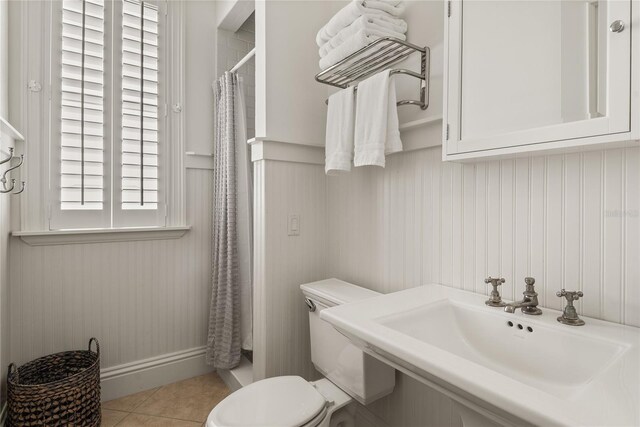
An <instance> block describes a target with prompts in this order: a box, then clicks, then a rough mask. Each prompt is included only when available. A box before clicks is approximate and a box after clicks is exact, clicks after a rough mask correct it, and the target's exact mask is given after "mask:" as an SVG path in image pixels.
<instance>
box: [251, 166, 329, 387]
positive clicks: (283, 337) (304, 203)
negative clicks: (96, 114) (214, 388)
mask: <svg viewBox="0 0 640 427" xmlns="http://www.w3.org/2000/svg"><path fill="white" fill-rule="evenodd" d="M325 188H326V180H325V177H324V167H323V166H322V165H313V164H304V163H290V162H281V161H272V160H260V161H257V162H254V191H255V194H256V196H255V199H254V200H255V206H254V215H255V217H254V235H255V241H254V246H255V253H256V256H255V257H254V259H255V265H254V272H255V274H254V319H253V324H254V349H253V363H254V365H253V377H254V379H255V380H258V379H262V378H266V377H272V376H277V375H301V376H303V377H305V378H309V379H312V378H316V377H317V376H318V374H317V373H316V372H315V370H314V368H313V366H311V363H310V361H311V349H310V346H309V318H308V309H307V307H306V305H305V304H304V301H303V298H302V293H301V292H300V284H302V283H308V282H313V281H316V280H321V279H324V278H325V277H326V259H327V246H326V237H327V228H326V226H327V216H326V200H325V198H324V195H325V194H326V192H325ZM291 214H297V215H299V217H300V235H298V236H289V235H288V229H287V219H288V216H289V215H291Z"/></svg>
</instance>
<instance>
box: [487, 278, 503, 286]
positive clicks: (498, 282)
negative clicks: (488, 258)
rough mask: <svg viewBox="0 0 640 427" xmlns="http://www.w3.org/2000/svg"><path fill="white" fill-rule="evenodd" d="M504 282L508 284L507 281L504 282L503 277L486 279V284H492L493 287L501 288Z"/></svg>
mask: <svg viewBox="0 0 640 427" xmlns="http://www.w3.org/2000/svg"><path fill="white" fill-rule="evenodd" d="M504 282H506V280H504V278H503V277H500V278H497V277H491V276H489V277H487V278H486V279H484V283H486V284H489V283H491V286H500V285H502V284H503V283H504Z"/></svg>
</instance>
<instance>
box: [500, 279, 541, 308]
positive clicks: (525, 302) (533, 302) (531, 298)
mask: <svg viewBox="0 0 640 427" xmlns="http://www.w3.org/2000/svg"><path fill="white" fill-rule="evenodd" d="M524 282H525V283H526V285H527V286H526V289H525V291H524V292H523V293H522V295H523V296H524V298H523V299H522V301H514V302H512V303H509V304H507V305H505V307H504V311H506V312H507V313H514V312H515V311H516V308H519V309H521V310H522V312H523V313H524V314H534V315H537V314H542V310H540V309H539V308H538V293H537V292H536V291H535V289H534V287H533V285H534V283H535V282H536V281H535V279H534V278H533V277H525V279H524Z"/></svg>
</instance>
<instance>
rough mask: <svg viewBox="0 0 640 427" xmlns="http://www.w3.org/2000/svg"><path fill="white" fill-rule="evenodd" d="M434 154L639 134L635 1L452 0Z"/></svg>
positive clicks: (629, 140) (505, 150)
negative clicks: (439, 142)
mask: <svg viewBox="0 0 640 427" xmlns="http://www.w3.org/2000/svg"><path fill="white" fill-rule="evenodd" d="M447 5H448V7H447V8H446V10H445V34H446V36H447V37H446V42H445V82H444V87H445V91H444V107H443V108H444V124H445V125H444V126H443V147H444V149H443V157H444V160H467V159H476V158H480V157H489V156H507V155H511V156H513V155H518V154H521V153H527V152H532V151H538V152H548V151H560V150H564V151H570V150H582V149H585V148H586V147H597V146H601V145H603V144H608V145H613V144H615V145H624V144H635V143H637V142H636V141H635V140H637V139H640V128H639V121H640V120H639V119H640V112H639V108H638V107H639V104H640V102H639V100H640V84H639V83H640V67H639V58H638V57H639V55H638V50H639V43H638V41H639V40H640V38H639V37H638V34H639V33H640V30H639V28H638V27H639V25H640V21H639V18H638V17H639V14H638V9H639V8H640V2H639V1H637V0H616V1H599V0H562V1H538V0H531V1H529V0H519V1H515V0H509V1H484V0H453V1H451V2H450V3H448V4H447Z"/></svg>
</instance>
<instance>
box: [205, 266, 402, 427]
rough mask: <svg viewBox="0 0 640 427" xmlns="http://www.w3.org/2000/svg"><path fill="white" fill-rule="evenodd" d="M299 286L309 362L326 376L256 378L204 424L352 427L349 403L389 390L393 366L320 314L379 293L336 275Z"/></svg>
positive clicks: (370, 399) (371, 398)
mask: <svg viewBox="0 0 640 427" xmlns="http://www.w3.org/2000/svg"><path fill="white" fill-rule="evenodd" d="M300 288H301V289H302V292H303V294H304V297H305V299H304V302H305V303H306V304H307V307H308V308H309V333H310V339H311V361H312V362H313V364H314V366H315V367H316V369H317V370H318V371H319V372H320V373H321V374H322V375H323V376H324V377H325V378H323V379H321V380H318V381H311V382H308V381H306V380H305V379H304V378H302V377H299V376H280V377H273V378H267V379H264V380H261V381H257V382H255V383H253V384H250V385H248V386H246V387H243V388H241V389H240V390H238V391H236V392H234V393H231V394H230V395H229V396H227V397H226V398H225V399H224V400H222V401H221V402H220V403H218V405H216V407H215V408H213V410H212V411H211V413H210V414H209V417H208V419H207V424H206V425H207V427H249V426H252V427H257V426H262V427H353V425H354V420H353V415H352V412H351V409H352V406H353V405H350V403H352V402H353V401H354V400H355V401H358V402H360V403H362V404H365V405H366V404H369V403H371V402H373V401H374V400H377V399H379V398H381V397H383V396H386V395H387V394H389V393H391V392H392V391H393V387H394V385H395V371H394V369H393V368H391V367H389V366H388V365H385V364H384V363H382V362H380V361H378V360H376V359H374V358H372V357H371V356H369V355H367V354H365V353H364V352H363V351H362V350H360V349H358V348H357V347H355V346H354V345H353V344H351V342H350V341H349V340H348V339H347V338H345V337H344V336H343V335H342V334H340V333H339V332H337V331H336V330H335V329H334V328H333V327H332V326H331V325H329V324H328V323H326V322H325V321H323V320H321V319H320V315H319V314H320V312H321V311H322V310H325V309H327V308H329V307H332V306H335V305H339V304H346V303H349V302H353V301H358V300H361V299H364V298H371V297H374V296H377V295H379V294H378V293H377V292H374V291H371V290H368V289H365V288H361V287H359V286H355V285H352V284H350V283H347V282H343V281H341V280H337V279H327V280H322V281H319V282H313V283H307V284H304V285H301V286H300Z"/></svg>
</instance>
